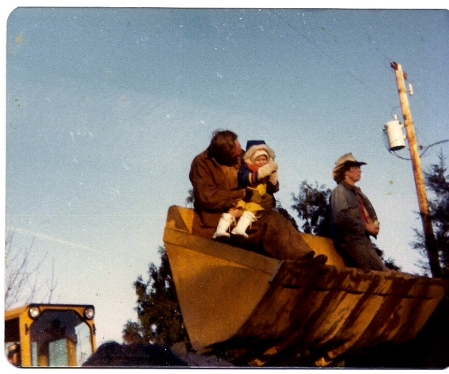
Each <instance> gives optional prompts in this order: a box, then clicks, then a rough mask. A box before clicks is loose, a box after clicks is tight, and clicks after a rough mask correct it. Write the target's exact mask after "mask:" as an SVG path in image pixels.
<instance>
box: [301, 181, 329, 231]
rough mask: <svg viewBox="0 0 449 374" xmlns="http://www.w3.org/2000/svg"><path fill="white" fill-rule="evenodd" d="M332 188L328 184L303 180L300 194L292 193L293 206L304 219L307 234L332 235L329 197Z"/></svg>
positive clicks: (303, 227)
mask: <svg viewBox="0 0 449 374" xmlns="http://www.w3.org/2000/svg"><path fill="white" fill-rule="evenodd" d="M330 195H331V190H330V189H329V188H326V186H324V185H322V186H318V183H317V182H315V186H312V185H311V184H309V183H307V181H303V182H302V183H301V185H300V186H299V193H298V196H295V195H294V194H293V193H292V199H293V203H294V204H293V205H292V208H293V209H294V210H295V211H296V212H297V213H298V217H299V218H300V219H301V220H302V222H303V225H302V230H303V231H304V232H305V233H307V234H314V235H319V236H324V237H327V238H331V237H332V232H331V219H330V208H329V197H330Z"/></svg>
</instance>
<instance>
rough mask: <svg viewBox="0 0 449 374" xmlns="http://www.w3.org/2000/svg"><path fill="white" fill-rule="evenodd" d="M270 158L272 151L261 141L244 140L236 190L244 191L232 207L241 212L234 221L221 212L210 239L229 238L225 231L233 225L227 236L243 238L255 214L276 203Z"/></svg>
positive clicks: (275, 181) (276, 184)
mask: <svg viewBox="0 0 449 374" xmlns="http://www.w3.org/2000/svg"><path fill="white" fill-rule="evenodd" d="M274 158H275V154H274V152H273V150H272V149H271V148H270V147H268V146H267V145H266V144H265V142H264V141H263V140H250V141H248V143H247V146H246V152H245V154H244V156H243V163H242V167H241V168H240V170H239V173H238V181H239V187H242V188H246V189H247V194H246V196H245V198H244V200H242V201H240V202H239V203H238V204H237V206H236V207H237V208H240V209H242V215H241V216H240V218H239V219H238V221H236V219H235V218H234V217H233V216H232V215H231V214H229V213H223V214H222V216H221V218H220V221H219V222H218V226H217V230H216V231H215V233H214V235H213V238H214V239H215V238H217V237H220V236H226V237H230V234H229V229H230V227H231V226H232V225H235V224H236V226H235V227H234V228H233V229H232V231H231V234H233V235H243V236H244V237H245V238H247V237H248V234H247V233H246V230H247V229H248V227H250V226H251V224H252V223H253V222H254V221H256V219H257V216H256V215H257V213H258V212H260V211H262V210H265V209H266V210H269V209H272V208H274V206H275V204H276V201H275V199H274V196H273V194H274V193H275V192H277V191H279V182H278V177H277V168H278V166H277V164H276V163H275V162H274Z"/></svg>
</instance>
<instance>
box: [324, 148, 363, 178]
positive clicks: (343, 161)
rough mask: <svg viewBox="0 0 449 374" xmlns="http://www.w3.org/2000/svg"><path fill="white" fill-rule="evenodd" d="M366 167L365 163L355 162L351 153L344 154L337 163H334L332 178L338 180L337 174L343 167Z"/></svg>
mask: <svg viewBox="0 0 449 374" xmlns="http://www.w3.org/2000/svg"><path fill="white" fill-rule="evenodd" d="M361 165H366V162H363V161H357V160H356V158H355V157H354V156H353V155H352V153H346V154H344V155H343V156H341V157H340V158H339V159H338V160H337V161H335V167H334V169H333V170H332V176H333V178H334V180H336V178H338V173H339V171H340V170H341V168H342V167H343V166H361Z"/></svg>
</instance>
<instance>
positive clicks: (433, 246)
mask: <svg viewBox="0 0 449 374" xmlns="http://www.w3.org/2000/svg"><path fill="white" fill-rule="evenodd" d="M391 67H392V68H393V69H394V71H395V75H396V83H397V86H398V93H399V101H400V103H401V109H402V115H403V118H404V128H405V133H406V137H407V141H408V144H409V148H410V157H411V160H412V167H413V176H414V178H415V185H416V193H417V195H418V204H419V213H420V216H421V221H422V224H423V229H424V243H425V246H426V250H427V256H428V257H429V265H430V271H431V273H432V277H434V278H440V277H441V266H440V260H439V257H438V248H437V243H436V240H435V234H434V232H433V226H432V220H431V218H430V213H429V205H428V201H427V196H426V188H425V184H424V177H423V173H422V169H421V160H420V158H419V153H418V145H417V143H416V136H415V129H414V127H413V120H412V114H411V112H410V108H409V105H408V99H407V92H406V90H405V79H407V78H406V77H407V76H406V75H405V73H404V72H403V71H402V67H401V65H400V64H397V63H396V62H392V63H391Z"/></svg>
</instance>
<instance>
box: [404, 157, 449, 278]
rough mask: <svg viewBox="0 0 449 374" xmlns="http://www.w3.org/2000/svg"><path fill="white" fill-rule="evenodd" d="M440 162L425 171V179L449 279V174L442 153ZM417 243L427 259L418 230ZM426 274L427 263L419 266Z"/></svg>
mask: <svg viewBox="0 0 449 374" xmlns="http://www.w3.org/2000/svg"><path fill="white" fill-rule="evenodd" d="M438 158H439V162H438V163H437V164H432V165H431V166H430V169H429V170H427V171H424V179H425V183H426V186H427V188H428V189H429V191H430V196H431V198H430V199H429V212H430V218H431V220H432V225H433V229H434V234H435V240H436V244H437V251H438V256H439V259H440V265H441V269H442V275H443V277H449V174H447V167H446V159H445V157H444V155H443V154H442V153H440V154H439V155H438ZM415 234H416V239H417V240H416V241H415V242H413V243H412V245H413V248H415V249H417V250H418V251H419V252H420V253H421V254H422V255H423V257H425V258H426V257H427V254H426V247H425V241H424V235H423V233H422V231H420V230H416V229H415ZM418 265H419V266H420V267H421V268H422V269H423V270H424V272H425V273H426V274H430V268H429V265H428V263H427V262H425V261H420V263H419V264H418Z"/></svg>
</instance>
